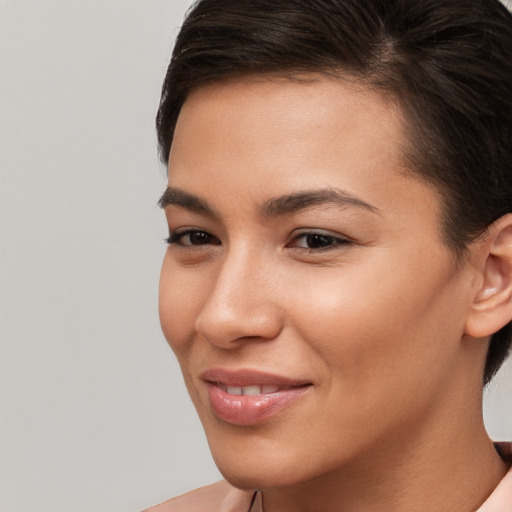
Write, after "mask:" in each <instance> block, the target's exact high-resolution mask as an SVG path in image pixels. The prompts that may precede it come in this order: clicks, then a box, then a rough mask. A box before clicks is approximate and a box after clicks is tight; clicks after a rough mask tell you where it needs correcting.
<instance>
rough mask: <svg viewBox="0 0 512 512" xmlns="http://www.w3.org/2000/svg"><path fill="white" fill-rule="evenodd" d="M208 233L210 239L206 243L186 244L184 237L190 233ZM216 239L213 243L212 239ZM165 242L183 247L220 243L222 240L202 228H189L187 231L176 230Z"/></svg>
mask: <svg viewBox="0 0 512 512" xmlns="http://www.w3.org/2000/svg"><path fill="white" fill-rule="evenodd" d="M194 234H196V235H198V234H200V235H206V237H207V238H208V239H209V240H208V241H207V242H206V243H200V244H193V243H190V244H184V243H183V238H185V237H186V236H190V235H194ZM211 240H214V242H213V244H212V241H211ZM165 242H166V243H167V244H169V245H173V244H174V245H181V246H182V247H200V246H201V245H220V240H219V239H218V238H216V237H214V236H213V235H210V233H208V232H207V231H203V230H201V229H187V230H185V231H175V232H174V233H171V234H170V235H169V236H168V237H167V238H166V239H165Z"/></svg>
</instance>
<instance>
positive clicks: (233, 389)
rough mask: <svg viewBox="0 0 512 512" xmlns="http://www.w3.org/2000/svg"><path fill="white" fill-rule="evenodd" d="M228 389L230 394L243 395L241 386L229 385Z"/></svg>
mask: <svg viewBox="0 0 512 512" xmlns="http://www.w3.org/2000/svg"><path fill="white" fill-rule="evenodd" d="M227 391H228V393H229V394H230V395H241V394H242V388H241V387H240V386H228V387H227Z"/></svg>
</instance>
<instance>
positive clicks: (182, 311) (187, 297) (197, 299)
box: [158, 255, 204, 355]
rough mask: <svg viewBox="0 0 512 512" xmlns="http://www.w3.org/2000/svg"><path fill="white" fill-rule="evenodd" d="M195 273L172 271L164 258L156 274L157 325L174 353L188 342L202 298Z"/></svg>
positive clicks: (170, 263) (180, 270) (197, 276)
mask: <svg viewBox="0 0 512 512" xmlns="http://www.w3.org/2000/svg"><path fill="white" fill-rule="evenodd" d="M198 274H200V273H198V272H197V271H196V270H194V269H190V270H189V271H188V272H184V271H183V270H182V269H177V268H175V265H173V262H172V260H171V258H170V257H169V255H166V256H165V258H164V261H163V264H162V270H161V273H160V287H159V298H158V306H159V307H158V309H159V315H160V324H161V326H162V331H163V333H164V336H165V338H166V339H167V342H168V343H169V345H170V346H171V348H172V349H173V350H174V351H175V352H176V353H177V355H178V353H179V352H180V351H181V350H183V349H185V348H186V347H187V346H188V345H189V344H190V341H191V340H192V337H193V334H194V325H195V321H196V318H197V315H198V313H199V311H200V309H201V307H202V304H203V302H204V298H203V297H202V295H201V290H202V289H204V286H203V287H201V286H199V284H200V282H201V276H200V275H198Z"/></svg>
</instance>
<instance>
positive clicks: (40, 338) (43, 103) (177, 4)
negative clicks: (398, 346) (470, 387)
mask: <svg viewBox="0 0 512 512" xmlns="http://www.w3.org/2000/svg"><path fill="white" fill-rule="evenodd" d="M189 4H190V2H189V1H187V0H106V1H99V0H96V1H95V0H10V1H3V2H0V233H1V239H0V315H1V317H0V400H1V407H0V512H81V511H83V512H107V511H108V512H117V511H119V512H121V511H123V512H129V511H137V510H141V509H142V508H144V507H147V506H149V505H152V504H156V503H158V502H161V501H163V500H165V499H167V498H169V497H171V496H173V495H176V494H179V493H182V492H184V491H186V490H189V489H191V488H194V487H197V486H199V485H202V484H206V483H209V482H213V481H215V480H217V479H219V478H220V476H219V473H218V472H217V470H216V468H215V467H214V465H213V463H212V462H211V459H210V456H209V452H208V447H207V444H206V441H205V439H204V436H203V434H202V430H201V427H200V425H199V422H198V420H197V419H196V417H195V413H194V411H193V409H192V406H191V405H190V403H189V400H188V397H187V395H186V391H185V388H184V385H183V384H182V380H181V376H180V373H179V368H178V366H177V364H176V363H175V362H174V359H173V356H172V352H171V351H170V349H169V347H168V346H167V344H166V342H165V340H164V339H163V336H162V335H161V333H160V327H159V322H158V316H157V287H158V273H159V266H160V260H161V258H162V256H163V253H164V250H165V244H164V242H163V238H164V237H165V236H166V232H165V231H166V228H165V222H164V218H163V214H162V213H161V212H160V211H159V209H158V208H157V207H156V201H157V199H158V197H159V195H160V194H161V192H162V191H163V189H164V187H165V182H166V179H165V172H164V169H162V167H161V165H160V164H159V162H158V159H157V152H156V136H155V133H154V115H155V112H156V108H157V105H158V100H159V91H160V86H161V82H162V79H163V76H164V74H165V70H166V67H167V63H168V58H169V55H170V50H171V46H172V42H173V39H174V37H175V35H176V30H177V27H178V26H179V24H180V23H181V20H182V18H183V15H184V13H185V10H186V8H187V7H188V5H189ZM511 396H512V364H511V363H509V364H508V365H507V367H506V369H505V370H504V371H503V372H502V373H501V375H500V377H499V378H498V379H497V380H496V381H495V383H493V384H492V385H491V388H490V393H488V394H487V395H486V421H487V424H488V426H489V429H490V432H491V434H492V435H493V436H494V437H496V438H499V439H512V399H511Z"/></svg>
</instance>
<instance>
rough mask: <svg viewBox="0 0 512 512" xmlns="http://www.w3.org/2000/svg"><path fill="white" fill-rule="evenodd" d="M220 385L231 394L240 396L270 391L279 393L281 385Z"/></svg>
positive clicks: (262, 393)
mask: <svg viewBox="0 0 512 512" xmlns="http://www.w3.org/2000/svg"><path fill="white" fill-rule="evenodd" d="M218 386H219V387H220V388H221V389H222V390H223V391H226V392H227V393H229V394H230V395H235V396H240V395H246V396H258V395H266V394H269V393H277V391H279V389H280V388H279V386H274V385H272V384H265V385H263V386H261V385H258V384H255V385H252V386H226V385H224V384H221V383H219V384H218Z"/></svg>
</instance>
